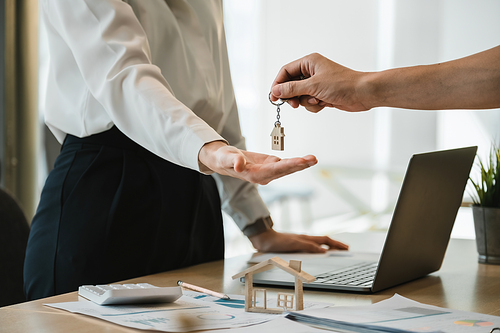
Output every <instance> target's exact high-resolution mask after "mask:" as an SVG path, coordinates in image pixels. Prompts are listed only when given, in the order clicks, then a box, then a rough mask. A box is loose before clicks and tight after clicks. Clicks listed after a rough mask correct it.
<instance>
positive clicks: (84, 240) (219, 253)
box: [24, 127, 224, 300]
mask: <svg viewBox="0 0 500 333" xmlns="http://www.w3.org/2000/svg"><path fill="white" fill-rule="evenodd" d="M223 257H224V235H223V226H222V215H221V207H220V199H219V194H218V191H217V188H216V185H215V181H214V179H213V178H212V177H211V176H206V175H203V174H200V173H198V172H196V171H193V170H190V169H187V168H183V167H180V166H177V165H175V164H172V163H170V162H167V161H165V160H164V159H162V158H160V157H158V156H156V155H154V154H152V153H151V152H149V151H147V150H146V149H144V148H142V147H140V146H139V145H137V144H136V143H134V142H133V141H132V140H130V139H128V138H127V137H126V136H125V135H123V134H122V133H121V132H120V131H119V130H118V129H117V128H116V127H113V128H112V129H110V130H109V131H106V132H103V133H99V134H96V135H92V136H90V137H86V138H82V139H80V138H76V137H74V136H68V137H67V138H66V140H65V142H64V144H63V147H62V149H61V153H60V155H59V157H58V158H57V160H56V163H55V167H54V169H53V170H52V171H51V173H50V174H49V177H48V179H47V181H46V184H45V186H44V189H43V191H42V195H41V199H40V204H39V206H38V209H37V213H36V215H35V217H34V219H33V222H32V225H31V231H30V236H29V241H28V246H27V251H26V259H25V265H24V288H25V293H26V296H27V298H28V299H30V300H32V299H37V298H42V297H47V296H51V295H55V294H60V293H65V292H70V291H75V290H77V289H78V286H80V285H84V284H108V283H112V282H116V281H120V280H124V279H129V278H133V277H138V276H142V275H147V274H153V273H157V272H162V271H167V270H171V269H175V268H180V267H184V266H189V265H194V264H198V263H202V262H208V261H212V260H218V259H222V258H223Z"/></svg>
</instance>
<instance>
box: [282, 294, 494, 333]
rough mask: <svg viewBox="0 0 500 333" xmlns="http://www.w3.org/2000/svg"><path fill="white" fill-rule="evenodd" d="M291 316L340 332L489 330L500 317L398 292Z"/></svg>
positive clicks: (462, 332)
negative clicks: (365, 302)
mask: <svg viewBox="0 0 500 333" xmlns="http://www.w3.org/2000/svg"><path fill="white" fill-rule="evenodd" d="M287 318H289V319H292V320H296V321H298V322H303V323H307V324H309V325H313V326H318V327H325V328H329V329H334V330H335V331H337V332H358V333H371V332H374V333H375V332H408V333H410V332H412V333H415V332H425V333H488V332H490V330H491V329H492V328H494V327H500V317H497V316H490V315H485V314H480V313H473V312H466V311H456V310H451V309H445V308H439V307H436V306H431V305H426V304H422V303H419V302H415V301H412V300H409V299H407V298H404V297H402V296H400V295H397V294H396V295H394V296H393V297H392V298H390V299H388V300H385V301H381V302H379V303H376V304H372V305H368V306H348V307H347V306H344V307H332V308H326V309H316V310H314V311H310V310H304V311H301V312H296V313H294V312H292V313H290V314H289V315H287Z"/></svg>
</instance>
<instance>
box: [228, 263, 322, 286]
mask: <svg viewBox="0 0 500 333" xmlns="http://www.w3.org/2000/svg"><path fill="white" fill-rule="evenodd" d="M297 263H298V266H297ZM274 267H279V268H281V269H282V270H284V271H285V272H287V273H289V274H291V275H293V276H294V277H296V278H298V279H300V280H302V281H303V282H313V281H314V280H316V278H315V277H314V276H312V275H310V274H308V273H306V272H303V271H302V270H301V269H300V261H295V260H290V263H288V262H286V261H285V260H283V259H281V258H280V257H274V258H271V259H267V260H264V261H262V262H260V263H258V264H257V265H254V266H252V267H250V268H247V269H246V270H244V271H243V272H240V273H238V274H236V275H233V280H234V279H237V278H240V277H243V276H245V274H247V273H252V274H256V273H260V272H264V271H267V270H269V269H271V268H274ZM297 268H298V269H297Z"/></svg>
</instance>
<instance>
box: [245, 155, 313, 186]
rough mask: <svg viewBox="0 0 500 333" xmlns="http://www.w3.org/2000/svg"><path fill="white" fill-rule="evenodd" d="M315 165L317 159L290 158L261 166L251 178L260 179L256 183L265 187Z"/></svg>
mask: <svg viewBox="0 0 500 333" xmlns="http://www.w3.org/2000/svg"><path fill="white" fill-rule="evenodd" d="M316 163H317V159H316V158H315V157H314V156H312V157H309V158H307V159H305V158H292V159H285V160H281V161H279V162H276V163H268V164H262V165H261V166H260V167H259V170H258V171H257V173H256V174H255V175H253V176H252V178H253V177H257V178H260V179H259V181H258V183H259V184H261V185H265V184H268V183H269V182H271V181H273V180H275V179H278V178H281V177H283V176H286V175H289V174H292V173H295V172H297V171H301V170H304V169H306V168H309V167H311V166H313V165H314V164H316ZM257 174H259V175H257Z"/></svg>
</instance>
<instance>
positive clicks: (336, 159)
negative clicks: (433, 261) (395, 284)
mask: <svg viewBox="0 0 500 333" xmlns="http://www.w3.org/2000/svg"><path fill="white" fill-rule="evenodd" d="M223 3H224V20H225V25H226V37H227V44H228V50H229V57H230V64H231V70H232V78H233V83H234V88H235V93H236V98H237V102H238V105H239V112H240V120H241V127H242V131H243V134H244V136H245V137H246V142H247V148H248V149H249V150H252V151H258V152H263V153H270V154H275V155H278V156H279V157H282V158H286V157H295V156H303V155H307V154H314V155H316V157H317V158H318V160H319V163H318V164H317V165H316V166H314V167H312V168H310V169H308V170H306V171H303V172H299V173H296V174H293V175H291V176H288V177H285V178H283V179H280V180H277V181H274V182H272V183H271V184H269V185H266V186H259V191H260V192H261V194H262V197H263V198H264V200H265V201H266V203H267V204H268V206H269V209H270V211H271V213H272V217H273V220H274V222H275V228H276V229H277V230H280V231H293V232H304V233H311V234H328V235H331V236H333V237H334V235H335V234H336V233H338V232H345V231H347V232H357V231H367V230H374V231H378V230H380V231H384V230H386V229H387V226H388V224H389V222H390V217H391V215H390V213H391V212H392V209H393V207H394V204H395V201H396V199H397V195H398V192H399V188H400V186H401V182H402V179H403V177H404V172H405V169H406V166H407V163H408V161H409V158H410V157H411V156H412V155H413V154H415V153H419V152H427V151H432V150H437V149H448V148H455V147H463V146H469V145H477V146H478V147H479V152H478V154H479V155H480V156H487V155H488V153H489V149H490V146H491V144H492V142H498V141H499V140H500V137H499V133H500V112H499V111H498V110H485V111H456V110H449V111H438V112H429V111H418V110H413V111H409V110H401V109H390V108H378V109H375V110H372V111H369V112H362V113H347V112H343V111H338V110H335V109H325V110H323V111H322V112H320V113H319V114H312V113H308V112H307V111H305V110H304V109H303V108H299V109H292V108H291V107H289V106H288V105H287V104H285V105H283V106H282V108H281V122H282V125H283V126H284V127H285V133H286V142H285V151H284V152H276V151H272V150H271V142H270V133H271V130H272V128H273V124H274V121H275V118H276V107H275V106H273V105H271V104H270V103H269V100H268V93H269V90H270V86H271V83H272V81H273V79H274V78H275V76H276V74H277V73H278V71H279V69H280V68H281V66H283V65H284V64H286V63H288V62H290V61H293V60H295V59H298V58H300V57H302V56H305V55H307V54H310V53H313V52H318V53H321V54H322V55H324V56H326V57H328V58H330V59H332V60H334V61H336V62H338V63H340V64H342V65H345V66H348V67H350V68H353V69H355V70H360V71H379V70H383V69H387V68H393V67H402V66H413V65H423V64H431V63H437V62H443V61H447V60H452V59H456V58H459V57H463V56H467V55H470V54H473V53H476V52H479V51H482V50H486V49H488V48H491V47H494V46H496V45H498V44H500V19H499V18H500V1H493V0H398V1H396V0H351V1H341V0H308V1H301V0H247V1H243V0H224V2H223ZM37 7H38V2H37V0H2V1H1V6H0V19H1V21H2V23H3V24H2V25H1V26H0V30H1V31H0V47H1V48H2V50H3V52H0V58H1V59H0V86H1V89H0V119H1V125H2V126H0V187H1V188H4V189H6V190H7V191H8V192H9V193H11V194H12V195H13V196H14V197H15V198H16V199H17V200H18V201H19V203H20V204H21V206H22V208H23V210H24V212H25V214H26V216H27V219H28V220H29V221H30V220H31V218H32V216H33V214H34V212H35V208H36V205H37V203H38V197H39V194H40V190H41V188H42V186H43V183H44V182H45V178H46V176H47V172H48V170H50V169H51V167H52V164H53V160H54V159H55V156H56V155H57V153H58V150H59V146H58V144H57V143H56V142H55V140H54V139H53V137H52V136H51V134H50V133H48V132H47V130H46V128H45V126H44V125H43V112H44V110H41V109H40V108H39V104H41V103H38V101H39V99H41V98H43V96H44V91H43V86H42V85H39V84H38V77H42V76H43V75H44V73H45V71H46V69H45V68H43V67H39V63H42V62H41V61H39V60H40V59H42V58H43V57H44V56H45V52H44V50H43V48H40V49H39V47H38V45H39V40H40V39H43V38H44V36H43V35H39V32H38V9H37ZM40 45H43V44H41V43H40ZM475 172H476V170H475V169H474V170H473V173H472V177H475V176H474V175H475ZM468 202H470V198H469V197H468V195H467V193H466V194H465V196H464V207H462V208H461V209H460V211H459V215H458V218H457V222H456V225H455V229H454V231H453V234H452V237H461V238H474V230H473V222H472V214H471V212H470V208H468V207H467V203H468ZM225 220H226V221H225V222H227V223H225V229H226V246H227V250H226V253H227V255H228V256H234V255H237V254H239V253H242V252H248V251H251V250H252V247H251V245H250V243H249V241H248V240H247V239H246V238H245V237H243V235H242V234H241V232H240V231H239V230H238V229H237V228H236V226H235V224H234V223H232V221H230V218H229V217H227V216H225Z"/></svg>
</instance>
